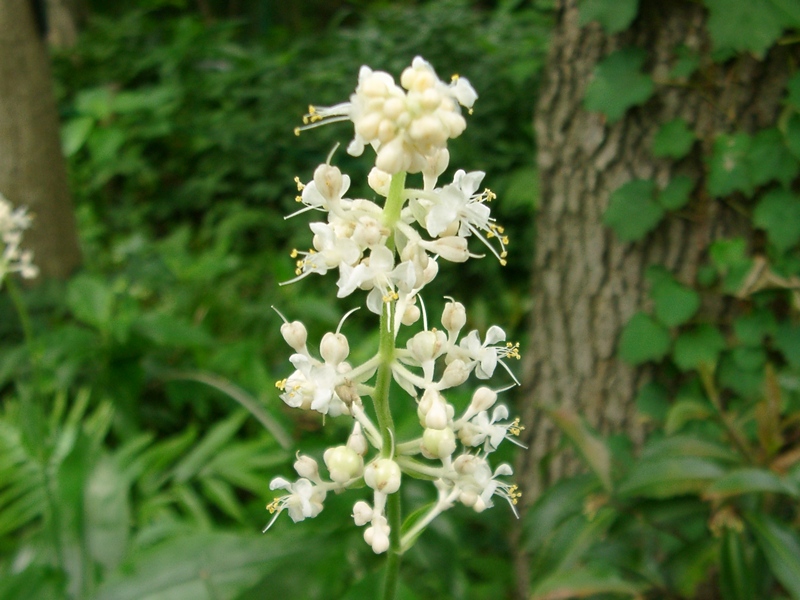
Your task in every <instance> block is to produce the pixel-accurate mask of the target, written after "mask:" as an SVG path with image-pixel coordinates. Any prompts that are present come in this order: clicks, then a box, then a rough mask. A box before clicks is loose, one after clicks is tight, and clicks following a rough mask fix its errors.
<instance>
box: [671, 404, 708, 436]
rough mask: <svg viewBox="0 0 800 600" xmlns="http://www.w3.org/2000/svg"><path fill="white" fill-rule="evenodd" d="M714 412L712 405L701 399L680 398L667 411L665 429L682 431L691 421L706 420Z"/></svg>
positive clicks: (672, 431)
mask: <svg viewBox="0 0 800 600" xmlns="http://www.w3.org/2000/svg"><path fill="white" fill-rule="evenodd" d="M713 414H714V411H713V410H712V409H711V406H710V405H708V404H706V403H705V402H701V401H700V400H694V399H691V398H686V399H682V400H678V401H677V402H676V403H675V404H673V405H672V407H671V408H670V409H669V413H667V422H666V424H665V425H664V430H665V431H666V432H667V433H674V432H676V431H680V430H681V429H682V428H683V426H684V425H686V423H689V422H690V421H705V420H707V419H708V418H709V417H711V416H712V415H713Z"/></svg>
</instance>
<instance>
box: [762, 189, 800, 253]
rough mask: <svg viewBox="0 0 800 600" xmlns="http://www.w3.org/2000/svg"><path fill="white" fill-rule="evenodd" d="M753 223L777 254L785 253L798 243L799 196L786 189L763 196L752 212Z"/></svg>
mask: <svg viewBox="0 0 800 600" xmlns="http://www.w3.org/2000/svg"><path fill="white" fill-rule="evenodd" d="M753 223H755V225H756V226H757V227H760V228H761V229H763V230H765V231H766V232H767V237H768V238H769V241H770V242H772V243H773V244H774V245H775V247H776V248H777V249H778V251H779V252H781V253H783V252H786V251H787V250H788V249H789V248H791V247H792V246H794V245H795V244H797V242H799V241H800V196H797V195H796V194H793V193H792V192H790V191H789V190H786V189H775V190H772V191H771V192H769V193H767V194H765V195H764V197H763V198H761V201H760V202H759V203H758V205H757V206H756V208H755V210H754V211H753Z"/></svg>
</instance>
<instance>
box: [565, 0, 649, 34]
mask: <svg viewBox="0 0 800 600" xmlns="http://www.w3.org/2000/svg"><path fill="white" fill-rule="evenodd" d="M638 10H639V0H616V1H615V2H613V3H610V2H606V1H605V0H581V3H580V6H579V11H580V17H579V24H580V26H581V27H583V26H584V25H587V24H589V23H591V22H592V21H597V22H598V23H600V25H601V27H602V28H603V29H604V30H605V32H606V33H608V34H614V33H617V32H619V31H623V30H624V29H627V28H628V26H629V25H630V24H631V23H632V22H633V20H634V19H635V18H636V13H637V12H638Z"/></svg>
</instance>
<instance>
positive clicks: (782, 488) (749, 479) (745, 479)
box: [704, 467, 798, 500]
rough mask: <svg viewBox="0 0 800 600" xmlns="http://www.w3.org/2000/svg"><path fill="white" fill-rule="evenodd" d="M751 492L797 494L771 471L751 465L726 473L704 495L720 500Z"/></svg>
mask: <svg viewBox="0 0 800 600" xmlns="http://www.w3.org/2000/svg"><path fill="white" fill-rule="evenodd" d="M752 493H762V494H765V493H776V494H788V495H790V496H797V495H798V490H797V489H796V487H795V486H793V485H791V484H790V483H789V482H788V481H784V480H783V479H781V478H780V477H778V476H777V475H776V474H775V473H773V472H772V471H768V470H766V469H758V468H755V467H751V468H741V469H736V470H734V471H730V472H728V473H726V474H725V475H723V476H722V477H720V478H719V479H717V480H716V481H715V482H714V483H712V484H711V485H710V486H709V487H708V488H707V489H706V491H705V493H704V496H705V497H707V498H710V499H713V500H722V499H724V498H728V497H730V496H740V495H742V494H752Z"/></svg>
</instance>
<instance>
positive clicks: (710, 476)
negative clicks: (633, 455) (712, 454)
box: [619, 456, 725, 498]
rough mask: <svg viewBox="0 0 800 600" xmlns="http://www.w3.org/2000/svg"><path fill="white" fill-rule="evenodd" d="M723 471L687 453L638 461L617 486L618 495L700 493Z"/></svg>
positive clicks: (643, 495) (650, 496)
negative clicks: (686, 454)
mask: <svg viewBox="0 0 800 600" xmlns="http://www.w3.org/2000/svg"><path fill="white" fill-rule="evenodd" d="M724 473H725V471H724V469H723V468H722V467H721V466H720V465H719V464H718V463H717V462H715V461H712V460H708V459H704V458H695V457H691V456H678V457H669V458H664V459H660V460H641V461H639V462H637V463H635V464H634V466H633V468H632V469H631V470H630V473H629V474H628V476H627V477H626V478H625V479H624V480H623V481H622V483H621V484H620V486H619V495H620V496H622V497H633V496H639V497H644V498H673V497H675V496H682V495H684V494H692V493H698V492H702V491H703V489H705V487H706V486H707V485H708V483H709V482H711V481H713V480H715V479H717V478H719V477H720V476H721V475H723V474H724Z"/></svg>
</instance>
